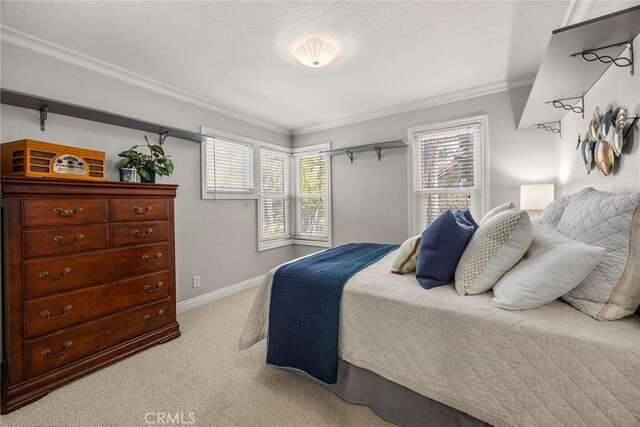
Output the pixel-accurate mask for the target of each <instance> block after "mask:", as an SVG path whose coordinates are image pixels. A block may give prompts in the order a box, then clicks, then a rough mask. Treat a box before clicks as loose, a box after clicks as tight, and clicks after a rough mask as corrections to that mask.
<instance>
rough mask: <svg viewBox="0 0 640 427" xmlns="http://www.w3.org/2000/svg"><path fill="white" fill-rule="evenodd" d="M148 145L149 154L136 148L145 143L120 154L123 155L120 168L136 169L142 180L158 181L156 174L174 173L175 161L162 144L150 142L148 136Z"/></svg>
mask: <svg viewBox="0 0 640 427" xmlns="http://www.w3.org/2000/svg"><path fill="white" fill-rule="evenodd" d="M144 140H145V141H147V144H146V146H147V147H148V148H149V154H146V153H141V152H139V151H137V150H136V149H137V148H139V147H144V145H134V146H133V147H131V148H130V149H128V150H126V151H123V152H122V153H120V154H118V156H120V157H122V159H121V160H120V162H119V166H120V170H128V169H135V170H136V171H138V175H140V180H141V181H142V182H152V183H153V182H156V175H158V176H169V175H171V174H172V173H173V161H172V160H171V159H170V158H169V156H166V155H165V154H164V150H163V149H162V147H161V146H160V145H157V144H151V143H149V139H147V136H146V135H145V136H144Z"/></svg>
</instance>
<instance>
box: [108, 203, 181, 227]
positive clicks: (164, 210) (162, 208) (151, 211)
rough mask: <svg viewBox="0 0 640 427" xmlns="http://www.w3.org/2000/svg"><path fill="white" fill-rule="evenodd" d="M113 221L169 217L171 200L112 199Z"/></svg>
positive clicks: (149, 219)
mask: <svg viewBox="0 0 640 427" xmlns="http://www.w3.org/2000/svg"><path fill="white" fill-rule="evenodd" d="M109 203H110V207H111V221H115V222H124V221H152V220H158V219H169V201H168V200H165V199H112V200H110V202H109Z"/></svg>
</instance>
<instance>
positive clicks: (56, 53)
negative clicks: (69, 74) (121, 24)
mask: <svg viewBox="0 0 640 427" xmlns="http://www.w3.org/2000/svg"><path fill="white" fill-rule="evenodd" d="M0 41H1V42H2V43H7V44H10V45H13V46H17V47H20V48H22V49H25V50H29V51H31V52H35V53H38V54H41V55H46V56H49V57H51V58H54V59H57V60H59V61H63V62H66V63H68V64H72V65H75V66H78V67H81V68H85V69H87V70H90V71H93V72H97V73H100V74H102V75H105V76H108V77H111V78H114V79H116V80H120V81H122V82H125V83H128V84H131V85H134V86H137V87H140V88H143V89H146V90H149V91H151V92H155V93H158V94H161V95H164V96H167V97H170V98H173V99H177V100H179V101H182V102H186V103H188V104H192V105H195V106H197V107H200V108H204V109H206V110H209V111H214V112H216V113H219V114H222V115H225V116H227V117H230V118H233V119H236V120H240V121H243V122H245V123H249V124H252V125H255V126H259V127H261V128H264V129H268V130H271V131H274V132H278V133H281V134H284V135H289V136H290V135H291V131H290V130H289V129H287V128H284V127H282V126H278V125H275V124H273V123H269V122H265V121H262V120H258V119H254V118H252V117H249V116H246V115H244V114H242V113H239V112H237V111H233V110H229V109H226V108H224V107H222V106H220V105H218V104H216V103H215V102H213V101H211V100H209V99H206V98H203V97H201V96H198V95H194V94H192V93H190V92H187V91H184V90H182V89H178V88H176V87H173V86H171V85H167V84H165V83H162V82H159V81H157V80H153V79H150V78H148V77H145V76H143V75H141V74H138V73H134V72H132V71H129V70H126V69H124V68H121V67H118V66H117V65H113V64H110V63H108V62H105V61H101V60H99V59H97V58H94V57H91V56H89V55H85V54H83V53H80V52H77V51H75V50H72V49H68V48H66V47H64V46H60V45H58V44H55V43H51V42H49V41H47V40H44V39H41V38H39V37H36V36H34V35H32V34H28V33H25V32H23V31H20V30H17V29H15V28H12V27H9V26H7V25H0Z"/></svg>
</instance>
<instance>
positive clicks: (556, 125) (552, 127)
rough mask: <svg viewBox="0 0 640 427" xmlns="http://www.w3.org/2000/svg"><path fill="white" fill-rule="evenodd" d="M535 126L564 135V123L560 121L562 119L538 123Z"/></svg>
mask: <svg viewBox="0 0 640 427" xmlns="http://www.w3.org/2000/svg"><path fill="white" fill-rule="evenodd" d="M534 126H536V127H537V128H538V129H542V130H546V131H547V132H553V133H556V134H558V135H560V137H562V123H560V121H556V122H545V123H537V124H535V125H534Z"/></svg>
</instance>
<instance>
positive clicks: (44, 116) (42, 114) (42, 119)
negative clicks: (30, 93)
mask: <svg viewBox="0 0 640 427" xmlns="http://www.w3.org/2000/svg"><path fill="white" fill-rule="evenodd" d="M48 113H49V104H47V105H45V106H44V107H42V108H41V109H40V130H41V131H42V132H44V131H45V123H44V122H45V121H47V115H48Z"/></svg>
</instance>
